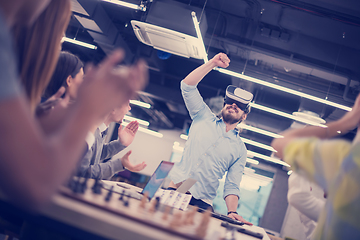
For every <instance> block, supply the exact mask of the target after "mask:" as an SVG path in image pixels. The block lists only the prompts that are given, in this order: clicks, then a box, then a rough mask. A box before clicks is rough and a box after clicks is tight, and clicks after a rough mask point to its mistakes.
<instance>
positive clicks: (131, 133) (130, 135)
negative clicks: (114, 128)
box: [118, 121, 139, 146]
mask: <svg viewBox="0 0 360 240" xmlns="http://www.w3.org/2000/svg"><path fill="white" fill-rule="evenodd" d="M138 129H139V123H138V122H137V121H132V122H130V123H129V124H128V125H127V126H126V127H125V128H123V126H121V124H120V127H119V130H118V136H119V141H120V142H121V144H122V145H124V146H129V145H130V144H131V143H132V141H133V140H134V138H135V134H136V132H137V130H138Z"/></svg>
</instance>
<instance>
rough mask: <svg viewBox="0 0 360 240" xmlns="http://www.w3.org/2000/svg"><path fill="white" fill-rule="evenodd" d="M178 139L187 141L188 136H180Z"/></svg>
mask: <svg viewBox="0 0 360 240" xmlns="http://www.w3.org/2000/svg"><path fill="white" fill-rule="evenodd" d="M180 138H181V139H184V140H188V135H185V134H180Z"/></svg>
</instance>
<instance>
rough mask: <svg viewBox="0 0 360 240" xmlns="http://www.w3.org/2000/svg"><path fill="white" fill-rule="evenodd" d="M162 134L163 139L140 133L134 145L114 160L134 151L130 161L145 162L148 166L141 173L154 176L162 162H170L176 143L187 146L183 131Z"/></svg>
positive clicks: (163, 132)
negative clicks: (181, 136)
mask: <svg viewBox="0 0 360 240" xmlns="http://www.w3.org/2000/svg"><path fill="white" fill-rule="evenodd" d="M160 133H162V134H163V137H162V138H158V137H155V136H152V135H149V134H146V133H143V132H140V131H138V132H137V133H136V136H135V139H134V141H133V143H132V144H131V145H130V146H129V147H127V148H126V149H124V150H123V151H121V152H120V153H118V154H117V155H115V156H114V157H113V158H118V157H122V156H123V155H124V154H125V153H126V152H127V151H129V150H132V153H131V155H130V161H131V162H132V163H134V164H137V163H141V162H142V161H145V162H146V164H147V166H146V168H145V169H144V170H142V171H141V172H140V173H142V174H145V175H149V176H150V175H152V174H153V172H154V171H155V169H156V167H157V166H158V165H159V163H160V162H161V161H162V160H166V161H169V160H170V157H171V154H172V151H173V145H174V141H177V142H179V143H180V146H182V147H184V144H185V141H184V140H183V139H181V138H180V134H181V131H175V130H162V131H160Z"/></svg>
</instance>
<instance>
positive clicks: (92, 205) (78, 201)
mask: <svg viewBox="0 0 360 240" xmlns="http://www.w3.org/2000/svg"><path fill="white" fill-rule="evenodd" d="M92 185H93V181H89V183H88V188H87V190H86V191H85V193H84V194H77V193H72V192H71V191H70V190H69V189H62V191H61V192H60V193H59V194H57V195H55V196H54V197H53V199H52V203H51V204H50V205H49V206H48V207H47V208H46V209H44V210H43V211H42V214H43V215H44V216H46V217H48V218H51V219H54V220H56V221H59V222H61V223H65V224H68V225H70V226H72V227H75V228H78V229H81V230H82V231H85V232H89V233H92V234H95V235H97V236H101V237H103V238H110V239H156V240H159V239H169V240H175V239H209V240H217V239H223V238H225V235H226V234H229V233H226V231H227V230H226V229H225V228H224V227H221V222H222V221H220V220H218V219H215V218H210V219H209V223H208V227H207V229H206V233H205V234H204V236H205V237H204V238H202V237H199V236H198V235H197V234H196V231H197V229H198V227H199V224H200V222H201V221H202V220H203V218H204V214H202V213H195V215H194V224H193V225H182V224H181V222H182V221H180V220H179V218H183V219H184V218H185V215H186V213H184V212H183V211H180V210H176V209H173V212H172V214H168V218H167V220H163V216H164V213H163V212H161V211H156V212H155V213H150V212H149V208H150V206H151V205H152V203H151V202H150V203H146V205H145V209H142V208H140V204H141V202H140V201H138V200H135V199H131V198H128V199H127V200H128V203H129V206H124V201H120V200H119V196H120V195H119V194H117V193H115V192H114V193H113V194H112V196H111V199H110V201H105V197H106V195H107V194H108V190H105V189H102V194H94V193H93V192H92V190H91V186H92ZM125 198H126V197H125ZM174 221H178V222H177V224H175V226H174V224H173V223H174ZM170 225H172V226H170ZM242 227H243V228H245V229H248V230H251V231H254V232H258V233H261V234H263V236H264V237H263V239H264V240H265V239H266V240H269V238H268V236H267V235H266V233H265V231H264V229H262V228H260V227H257V226H246V225H244V226H242ZM235 239H242V240H254V239H258V238H255V237H252V236H249V235H246V234H242V233H239V232H235Z"/></svg>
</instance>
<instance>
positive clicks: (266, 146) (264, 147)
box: [241, 138, 277, 152]
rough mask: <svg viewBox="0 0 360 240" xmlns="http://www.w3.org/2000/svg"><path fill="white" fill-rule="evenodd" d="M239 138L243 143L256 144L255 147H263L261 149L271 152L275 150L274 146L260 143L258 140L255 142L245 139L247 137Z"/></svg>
mask: <svg viewBox="0 0 360 240" xmlns="http://www.w3.org/2000/svg"><path fill="white" fill-rule="evenodd" d="M241 140H242V141H243V142H244V143H247V144H250V145H253V146H256V147H259V148H263V149H266V150H269V151H272V152H277V151H276V150H275V149H274V148H272V147H271V146H269V145H266V144H262V143H259V142H255V141H252V140H250V139H247V138H241Z"/></svg>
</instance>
